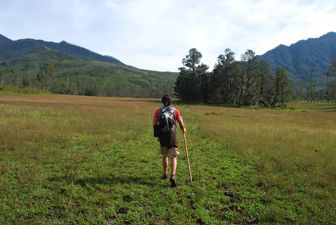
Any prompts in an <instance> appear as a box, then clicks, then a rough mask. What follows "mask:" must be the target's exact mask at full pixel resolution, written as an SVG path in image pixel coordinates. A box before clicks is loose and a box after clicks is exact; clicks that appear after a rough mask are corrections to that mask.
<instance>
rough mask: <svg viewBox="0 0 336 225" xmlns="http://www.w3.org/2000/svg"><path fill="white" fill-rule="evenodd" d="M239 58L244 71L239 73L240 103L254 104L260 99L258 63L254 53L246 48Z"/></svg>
mask: <svg viewBox="0 0 336 225" xmlns="http://www.w3.org/2000/svg"><path fill="white" fill-rule="evenodd" d="M241 58H242V65H243V67H244V72H243V74H242V75H241V86H240V104H242V105H255V104H257V103H258V102H259V100H260V95H259V94H260V88H259V84H260V83H259V82H258V81H259V80H258V76H259V74H258V63H257V61H256V57H255V53H254V52H253V51H252V50H249V49H248V50H247V51H246V52H245V53H244V54H243V55H242V57H241Z"/></svg>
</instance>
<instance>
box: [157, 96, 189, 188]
mask: <svg viewBox="0 0 336 225" xmlns="http://www.w3.org/2000/svg"><path fill="white" fill-rule="evenodd" d="M161 102H162V104H163V107H162V108H159V109H157V110H156V111H155V114H154V119H153V128H154V130H155V131H154V132H158V133H157V134H154V136H156V137H158V139H159V141H160V146H161V153H162V166H163V175H162V177H161V178H162V179H164V180H165V179H167V178H168V158H170V160H171V164H170V169H171V175H170V179H169V181H170V184H171V187H172V188H174V187H176V186H177V184H176V168H177V156H178V155H179V154H180V153H179V151H178V143H177V135H176V121H178V123H179V125H180V128H181V130H182V132H183V133H185V132H186V128H185V126H184V123H183V119H182V116H181V114H180V111H179V110H178V109H177V108H175V107H173V106H172V100H171V98H170V97H169V96H168V95H165V96H163V97H162V99H161Z"/></svg>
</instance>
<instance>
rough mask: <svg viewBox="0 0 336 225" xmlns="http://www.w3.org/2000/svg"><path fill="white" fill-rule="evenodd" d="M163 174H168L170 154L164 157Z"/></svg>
mask: <svg viewBox="0 0 336 225" xmlns="http://www.w3.org/2000/svg"><path fill="white" fill-rule="evenodd" d="M162 166H163V175H167V174H168V156H163V157H162Z"/></svg>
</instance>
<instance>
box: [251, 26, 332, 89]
mask: <svg viewBox="0 0 336 225" xmlns="http://www.w3.org/2000/svg"><path fill="white" fill-rule="evenodd" d="M335 58H336V33H335V32H329V33H327V34H325V35H323V36H321V37H319V38H309V39H307V40H301V41H299V42H297V43H295V44H292V45H290V46H285V45H279V46H278V47H276V48H274V49H272V50H270V51H268V52H266V53H265V54H263V55H261V56H258V57H257V59H258V60H264V61H266V62H268V63H269V65H270V67H271V69H272V71H275V69H276V68H277V67H283V68H284V69H286V70H287V71H288V73H289V75H290V77H291V78H292V79H294V80H303V81H304V82H305V83H309V82H310V81H311V79H315V80H316V82H317V83H319V84H321V83H323V79H324V73H325V71H326V70H327V68H328V66H329V65H330V63H331V61H332V60H333V59H335Z"/></svg>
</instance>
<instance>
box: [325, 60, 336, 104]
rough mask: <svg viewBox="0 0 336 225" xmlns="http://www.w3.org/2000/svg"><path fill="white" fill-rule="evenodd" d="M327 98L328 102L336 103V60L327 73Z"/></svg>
mask: <svg viewBox="0 0 336 225" xmlns="http://www.w3.org/2000/svg"><path fill="white" fill-rule="evenodd" d="M325 96H326V99H327V100H328V101H336V59H335V60H333V61H332V62H331V63H330V65H329V67H328V69H327V71H326V73H325Z"/></svg>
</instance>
